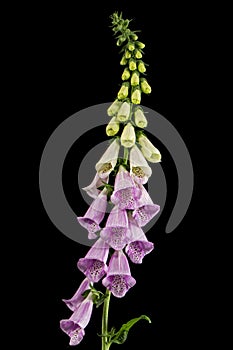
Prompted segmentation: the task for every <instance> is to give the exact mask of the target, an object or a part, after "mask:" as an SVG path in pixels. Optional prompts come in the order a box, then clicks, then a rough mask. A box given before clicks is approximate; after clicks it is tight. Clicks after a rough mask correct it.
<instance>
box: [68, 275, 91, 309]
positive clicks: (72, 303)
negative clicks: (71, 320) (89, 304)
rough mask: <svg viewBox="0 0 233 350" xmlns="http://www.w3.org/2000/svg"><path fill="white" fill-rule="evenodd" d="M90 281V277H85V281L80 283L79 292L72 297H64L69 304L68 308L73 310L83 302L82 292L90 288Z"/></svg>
mask: <svg viewBox="0 0 233 350" xmlns="http://www.w3.org/2000/svg"><path fill="white" fill-rule="evenodd" d="M89 285H90V281H89V280H88V278H85V279H84V280H83V282H82V283H81V284H80V286H79V288H78V290H77V292H76V293H75V294H74V296H73V297H72V298H71V299H62V301H64V303H65V304H66V305H67V306H68V308H69V309H70V310H72V311H75V310H76V309H77V308H78V306H79V305H80V304H81V303H82V302H83V300H84V298H83V296H82V294H83V293H84V292H85V291H86V290H87V289H89Z"/></svg>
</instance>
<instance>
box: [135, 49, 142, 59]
mask: <svg viewBox="0 0 233 350" xmlns="http://www.w3.org/2000/svg"><path fill="white" fill-rule="evenodd" d="M135 57H136V58H142V53H141V51H140V50H138V49H137V50H135Z"/></svg>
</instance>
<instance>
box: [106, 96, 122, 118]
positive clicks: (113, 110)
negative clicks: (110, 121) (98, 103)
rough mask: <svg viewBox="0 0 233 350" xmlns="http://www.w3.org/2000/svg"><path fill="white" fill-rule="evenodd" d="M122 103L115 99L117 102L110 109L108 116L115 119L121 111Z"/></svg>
mask: <svg viewBox="0 0 233 350" xmlns="http://www.w3.org/2000/svg"><path fill="white" fill-rule="evenodd" d="M121 104H122V102H121V101H118V99H115V101H114V102H113V103H112V104H111V105H110V106H109V107H108V109H107V114H108V116H109V117H113V116H114V115H115V114H116V113H117V112H118V110H119V108H120V106H121Z"/></svg>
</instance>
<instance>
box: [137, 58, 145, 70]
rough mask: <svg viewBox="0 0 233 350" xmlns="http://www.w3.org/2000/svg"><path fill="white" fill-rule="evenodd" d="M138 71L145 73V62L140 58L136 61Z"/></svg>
mask: <svg viewBox="0 0 233 350" xmlns="http://www.w3.org/2000/svg"><path fill="white" fill-rule="evenodd" d="M138 71H139V72H140V73H145V71H146V67H145V63H144V62H143V61H141V60H140V61H139V62H138Z"/></svg>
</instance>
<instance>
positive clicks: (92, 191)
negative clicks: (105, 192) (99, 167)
mask: <svg viewBox="0 0 233 350" xmlns="http://www.w3.org/2000/svg"><path fill="white" fill-rule="evenodd" d="M108 180H109V178H108V176H107V177H104V178H102V179H101V178H100V177H99V174H98V173H96V174H95V177H94V179H93V180H92V182H91V183H90V185H88V186H86V187H83V188H82V189H83V190H84V191H85V192H86V193H87V194H88V195H89V196H90V197H91V198H94V199H96V198H97V197H98V195H99V194H100V192H101V190H99V189H98V188H99V187H101V186H104V182H105V183H108ZM103 181H104V182H103Z"/></svg>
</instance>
